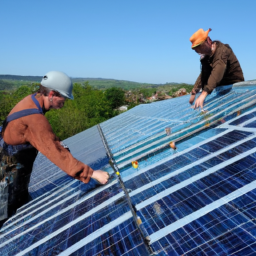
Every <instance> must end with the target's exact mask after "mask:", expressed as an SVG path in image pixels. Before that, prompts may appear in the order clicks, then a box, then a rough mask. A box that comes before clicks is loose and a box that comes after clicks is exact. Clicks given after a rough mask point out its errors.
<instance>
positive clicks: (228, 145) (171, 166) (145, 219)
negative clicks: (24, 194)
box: [0, 84, 256, 256]
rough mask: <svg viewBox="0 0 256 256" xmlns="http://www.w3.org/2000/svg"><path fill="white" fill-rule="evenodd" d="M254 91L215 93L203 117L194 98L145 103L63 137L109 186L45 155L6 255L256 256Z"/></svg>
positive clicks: (13, 224) (4, 245) (0, 235)
mask: <svg viewBox="0 0 256 256" xmlns="http://www.w3.org/2000/svg"><path fill="white" fill-rule="evenodd" d="M255 90H256V85H255V84H250V85H249V84H247V85H243V86H238V87H234V88H233V90H232V91H231V92H229V93H228V94H226V95H223V96H221V97H217V96H216V94H215V93H212V94H211V95H210V96H209V97H208V98H207V101H206V105H205V108H204V110H205V111H204V112H200V111H195V110H193V109H191V108H190V106H189V104H188V97H189V96H183V97H180V98H175V99H171V100H165V101H161V102H156V103H153V104H145V105H139V106H137V107H135V108H133V109H131V110H129V111H127V112H125V113H123V114H121V115H119V116H116V117H114V118H112V119H110V120H108V121H106V122H104V123H102V124H100V127H99V126H98V127H97V126H95V127H92V128H90V129H88V130H86V131H84V132H81V133H79V134H77V135H75V136H73V137H70V138H68V139H67V140H65V141H64V142H65V144H67V145H68V146H69V148H70V149H71V152H72V154H73V155H74V156H75V157H76V158H77V159H79V160H80V161H83V162H84V163H86V164H89V165H90V166H91V167H92V168H93V169H102V170H106V171H108V172H109V173H110V174H111V180H110V182H109V183H108V184H107V185H105V186H98V185H97V184H96V183H95V182H94V181H93V180H91V181H90V182H89V183H88V184H83V183H81V182H80V181H77V180H73V179H72V178H70V177H69V176H67V175H66V174H65V173H64V172H62V171H61V170H60V169H59V168H58V167H56V166H55V165H54V164H52V163H51V162H50V161H49V160H47V159H46V158H45V157H44V156H43V155H42V154H39V155H38V157H37V159H36V162H35V163H34V168H33V174H32V177H31V182H30V187H29V191H30V195H31V197H32V200H31V201H30V202H29V203H28V204H26V205H24V206H22V207H21V208H20V209H19V210H18V211H17V213H16V214H15V215H14V216H12V217H11V218H10V219H9V220H8V221H7V222H6V223H5V224H4V226H3V227H2V229H1V231H0V253H1V255H75V256H78V255H90V256H91V255H97V256H98V255H118V256H119V255H126V256H130V255H136V256H137V255H142V256H144V255H161V256H162V255H183V254H184V255H255V254H256V233H255V230H256V229H255V225H256V224H255V218H256V211H255V206H256V203H255V202H256V200H255V199H256V132H255V129H254V128H255V123H256V96H255ZM165 128H170V134H167V133H166V130H165ZM171 141H173V142H175V143H176V149H173V148H171V147H170V146H169V143H170V142H171ZM109 160H110V164H109ZM134 160H137V161H138V168H134V167H133V166H132V164H131V162H132V161H134ZM112 167H113V168H114V169H113V168H112ZM116 171H118V172H120V175H117V174H115V172H116Z"/></svg>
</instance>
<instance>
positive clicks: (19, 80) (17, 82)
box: [0, 75, 179, 90]
mask: <svg viewBox="0 0 256 256" xmlns="http://www.w3.org/2000/svg"><path fill="white" fill-rule="evenodd" d="M41 79H42V77H41V76H18V75H0V90H6V89H13V88H18V87H19V86H21V85H29V84H31V83H33V82H35V83H38V82H40V81H41ZM71 79H72V81H73V83H84V82H86V81H88V82H89V84H90V86H92V87H94V88H97V89H101V90H105V89H108V88H111V87H118V88H122V89H125V90H130V89H138V88H156V87H159V86H164V85H163V84H150V83H138V82H132V81H125V80H116V79H105V78H71ZM168 85H179V83H174V82H171V83H168Z"/></svg>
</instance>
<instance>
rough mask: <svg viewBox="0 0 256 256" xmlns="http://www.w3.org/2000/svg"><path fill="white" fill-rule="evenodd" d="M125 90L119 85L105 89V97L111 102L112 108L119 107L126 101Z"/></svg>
mask: <svg viewBox="0 0 256 256" xmlns="http://www.w3.org/2000/svg"><path fill="white" fill-rule="evenodd" d="M124 93H125V92H124V90H123V89H121V88H117V87H111V88H109V89H107V90H106V91H105V98H106V100H107V101H109V102H110V105H111V107H112V109H115V108H118V107H120V106H121V105H123V104H124V102H125V97H124Z"/></svg>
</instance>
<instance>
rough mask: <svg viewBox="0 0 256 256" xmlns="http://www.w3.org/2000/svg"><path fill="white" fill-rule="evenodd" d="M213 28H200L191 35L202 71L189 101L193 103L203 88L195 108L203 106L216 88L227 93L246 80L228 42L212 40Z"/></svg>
mask: <svg viewBox="0 0 256 256" xmlns="http://www.w3.org/2000/svg"><path fill="white" fill-rule="evenodd" d="M210 31H211V29H208V30H207V31H204V30H203V29H201V28H200V29H199V30H198V31H197V32H195V33H194V34H193V35H192V36H191V37H190V41H191V43H192V49H193V50H194V51H196V52H197V53H198V54H199V55H200V62H201V73H200V75H199V77H198V78H197V80H196V83H195V85H194V88H193V89H192V92H191V96H190V99H189V103H190V104H193V102H194V100H195V96H196V93H198V92H199V91H200V90H201V89H202V92H201V94H200V96H199V97H198V98H197V99H196V101H195V105H194V108H198V107H201V108H203V105H204V101H205V98H206V97H207V95H209V94H211V92H212V91H213V90H214V89H215V90H216V91H217V93H221V94H224V93H227V92H229V91H230V90H231V89H232V85H233V84H234V83H237V82H241V81H244V76H243V71H242V69H241V66H240V63H239V61H238V60H237V57H236V55H235V54H234V52H233V50H232V49H231V47H230V46H229V45H228V44H223V43H221V42H220V41H212V40H211V38H210V37H209V36H208V33H209V32H210Z"/></svg>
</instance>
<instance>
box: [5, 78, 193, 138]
mask: <svg viewBox="0 0 256 256" xmlns="http://www.w3.org/2000/svg"><path fill="white" fill-rule="evenodd" d="M0 81H1V80H0ZM11 85H12V84H11V83H9V84H8V83H7V84H6V83H5V84H4V86H3V89H6V88H7V89H6V90H3V89H2V90H1V89H0V125H1V122H2V121H3V120H4V119H5V118H6V116H7V115H8V114H9V112H10V111H11V109H12V108H13V107H14V106H15V105H16V104H17V103H18V102H19V101H20V100H22V99H23V98H24V97H25V96H27V95H29V94H32V93H35V92H36V91H37V90H38V88H39V83H30V84H29V85H22V86H19V87H18V88H17V89H16V88H15V89H10V88H12V86H11ZM181 87H182V88H186V89H187V92H190V91H191V89H192V86H190V85H186V84H178V85H176V86H174V85H170V84H166V85H163V86H160V87H157V88H138V89H132V90H129V91H127V90H123V89H121V88H117V87H111V88H108V89H106V90H100V89H96V88H94V87H92V86H91V85H89V82H88V81H87V82H84V83H74V87H73V95H74V98H75V100H67V101H66V102H65V105H64V107H63V108H62V109H59V110H51V111H49V112H47V113H46V117H47V119H48V120H49V122H50V124H51V126H52V128H53V131H54V132H55V134H56V135H57V136H58V137H59V138H60V139H61V140H64V139H66V138H68V137H70V136H73V135H75V134H77V133H79V132H81V131H83V130H86V129H88V128H90V127H92V126H94V125H96V124H98V123H101V122H103V121H106V120H108V119H109V118H112V117H114V116H116V115H118V114H119V113H120V112H119V111H118V110H117V109H118V107H120V106H122V105H124V104H125V105H128V109H130V108H132V107H134V106H136V105H138V104H141V103H146V102H145V101H144V102H142V101H139V100H138V99H140V97H143V98H147V97H150V96H152V95H153V94H155V93H156V92H158V94H161V93H162V94H168V95H170V96H172V95H173V94H174V92H175V91H178V90H179V89H180V88H181ZM127 92H129V93H130V95H132V97H130V98H127V97H126V96H127V95H126V94H127ZM131 99H132V100H131Z"/></svg>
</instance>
